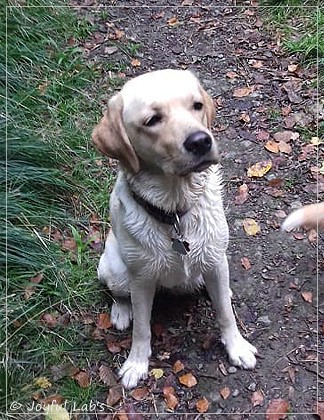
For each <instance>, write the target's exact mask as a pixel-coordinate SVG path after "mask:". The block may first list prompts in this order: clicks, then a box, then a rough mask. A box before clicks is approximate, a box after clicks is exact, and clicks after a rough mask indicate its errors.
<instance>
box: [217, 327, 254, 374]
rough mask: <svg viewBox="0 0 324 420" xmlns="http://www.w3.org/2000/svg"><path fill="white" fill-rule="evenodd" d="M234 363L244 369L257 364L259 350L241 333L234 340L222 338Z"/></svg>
mask: <svg viewBox="0 0 324 420" xmlns="http://www.w3.org/2000/svg"><path fill="white" fill-rule="evenodd" d="M222 341H223V344H224V345H225V347H226V350H227V353H228V357H229V361H230V363H231V364H232V365H234V366H238V367H241V368H243V369H253V368H254V367H255V365H256V358H255V355H256V354H257V353H258V350H257V349H256V348H255V347H254V346H252V344H250V343H249V342H248V341H246V340H245V339H244V338H243V337H242V336H241V335H240V334H239V335H236V336H235V339H234V340H233V339H232V340H222Z"/></svg>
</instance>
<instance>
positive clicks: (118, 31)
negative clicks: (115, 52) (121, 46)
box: [114, 29, 125, 39]
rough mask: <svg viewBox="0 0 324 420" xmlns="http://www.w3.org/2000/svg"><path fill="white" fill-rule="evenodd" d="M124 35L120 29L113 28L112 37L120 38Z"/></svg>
mask: <svg viewBox="0 0 324 420" xmlns="http://www.w3.org/2000/svg"><path fill="white" fill-rule="evenodd" d="M124 35H125V32H124V31H121V30H120V29H115V33H114V39H121V38H122V37H123V36H124Z"/></svg>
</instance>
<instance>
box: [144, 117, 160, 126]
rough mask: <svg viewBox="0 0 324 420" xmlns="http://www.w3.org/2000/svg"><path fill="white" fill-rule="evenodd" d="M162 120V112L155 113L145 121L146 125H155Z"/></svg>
mask: <svg viewBox="0 0 324 420" xmlns="http://www.w3.org/2000/svg"><path fill="white" fill-rule="evenodd" d="M161 121H162V116H161V115H160V114H155V115H153V117H151V118H150V119H149V120H147V121H145V123H144V125H145V127H152V126H153V125H156V124H158V123H159V122H161Z"/></svg>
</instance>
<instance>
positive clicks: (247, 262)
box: [241, 257, 251, 270]
mask: <svg viewBox="0 0 324 420" xmlns="http://www.w3.org/2000/svg"><path fill="white" fill-rule="evenodd" d="M241 264H242V265H243V267H244V268H245V270H250V268H251V263H250V260H249V259H248V257H242V258H241Z"/></svg>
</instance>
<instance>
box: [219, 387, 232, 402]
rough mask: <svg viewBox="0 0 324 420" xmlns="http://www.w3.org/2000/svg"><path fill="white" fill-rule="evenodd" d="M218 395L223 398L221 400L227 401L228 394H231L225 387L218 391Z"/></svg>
mask: <svg viewBox="0 0 324 420" xmlns="http://www.w3.org/2000/svg"><path fill="white" fill-rule="evenodd" d="M219 393H220V395H221V397H222V398H223V400H227V398H228V397H229V396H230V394H231V390H230V389H229V388H228V387H227V386H224V388H222V389H221V390H220V391H219Z"/></svg>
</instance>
